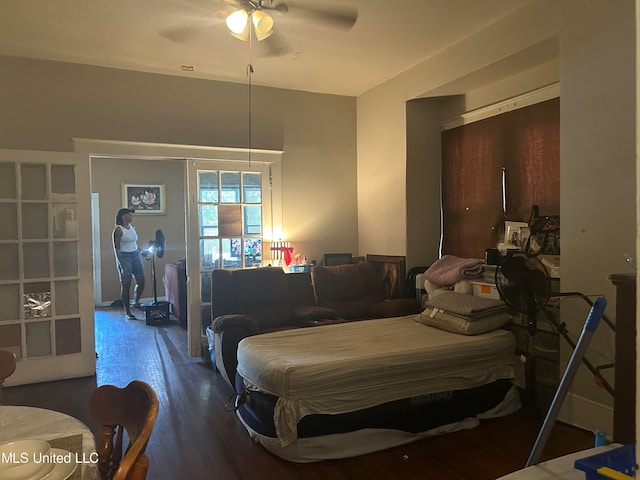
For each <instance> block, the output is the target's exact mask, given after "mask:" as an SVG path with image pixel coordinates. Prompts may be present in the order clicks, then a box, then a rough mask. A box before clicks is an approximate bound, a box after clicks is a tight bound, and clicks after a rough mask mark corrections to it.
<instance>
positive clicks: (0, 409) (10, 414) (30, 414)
mask: <svg viewBox="0 0 640 480" xmlns="http://www.w3.org/2000/svg"><path fill="white" fill-rule="evenodd" d="M23 439H36V440H45V441H47V442H49V443H50V444H51V446H52V447H54V448H61V449H63V450H67V451H70V452H72V453H74V454H76V455H77V457H76V458H78V459H80V460H81V461H84V460H86V463H82V464H81V465H79V466H78V468H77V469H76V471H75V473H74V474H73V475H72V476H71V477H69V478H70V479H72V480H76V479H78V480H79V479H82V480H90V479H94V478H96V479H97V478H99V475H98V472H97V468H96V466H95V464H91V463H90V461H92V460H95V459H96V458H95V439H94V437H93V433H92V432H91V430H90V429H89V427H87V426H86V425H85V424H84V423H82V422H81V421H80V420H78V419H76V418H73V417H71V416H69V415H66V414H64V413H60V412H56V411H54V410H47V409H44V408H35V407H21V406H12V405H0V443H5V442H10V441H15V440H23Z"/></svg>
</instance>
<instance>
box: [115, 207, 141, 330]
mask: <svg viewBox="0 0 640 480" xmlns="http://www.w3.org/2000/svg"><path fill="white" fill-rule="evenodd" d="M134 212H135V210H131V209H129V208H121V209H120V210H118V214H117V215H116V228H114V229H113V250H114V252H115V255H116V266H117V268H118V273H119V274H120V285H121V298H122V304H123V305H124V309H125V312H126V315H127V318H128V319H129V320H136V316H135V315H134V314H132V313H131V307H130V305H129V302H130V299H131V294H130V290H131V279H132V278H134V277H135V279H136V285H135V287H134V289H133V294H134V299H135V300H134V302H135V303H134V305H135V306H136V307H139V306H140V297H141V296H142V292H143V290H144V266H143V265H142V259H141V258H140V253H139V252H140V250H139V248H138V234H137V233H136V229H135V228H133V225H132V224H131V222H133V213H134Z"/></svg>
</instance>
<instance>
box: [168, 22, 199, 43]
mask: <svg viewBox="0 0 640 480" xmlns="http://www.w3.org/2000/svg"><path fill="white" fill-rule="evenodd" d="M204 28H206V25H205V24H204V23H203V24H201V25H196V24H191V25H177V26H175V27H169V28H164V29H162V30H160V32H158V33H160V36H162V37H164V38H166V39H167V40H171V41H172V42H175V43H186V42H188V41H190V40H191V39H193V38H194V37H196V36H197V35H198V34H199V32H200V30H203V29H204Z"/></svg>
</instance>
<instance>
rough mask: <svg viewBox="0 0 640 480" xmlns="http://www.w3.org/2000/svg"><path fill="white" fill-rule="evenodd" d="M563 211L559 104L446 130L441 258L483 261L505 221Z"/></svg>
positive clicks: (555, 101)
mask: <svg viewBox="0 0 640 480" xmlns="http://www.w3.org/2000/svg"><path fill="white" fill-rule="evenodd" d="M534 204H536V205H539V206H540V213H542V214H545V215H557V214H559V213H560V100H559V99H558V98H553V99H551V100H547V101H544V102H540V103H537V104H534V105H530V106H528V107H524V108H519V109H517V110H513V111H510V112H507V113H503V114H500V115H496V116H493V117H489V118H486V119H483V120H479V121H477V122H473V123H469V124H466V125H462V126H459V127H456V128H452V129H449V130H445V131H443V132H442V224H443V230H442V232H443V233H442V254H443V255H444V254H450V255H456V256H460V257H468V258H483V255H484V251H485V249H487V248H491V247H494V246H495V245H496V244H497V243H499V241H500V238H499V236H500V234H501V232H502V227H503V225H504V221H505V220H513V221H520V220H525V221H526V220H528V218H529V214H530V211H531V207H532V205H534Z"/></svg>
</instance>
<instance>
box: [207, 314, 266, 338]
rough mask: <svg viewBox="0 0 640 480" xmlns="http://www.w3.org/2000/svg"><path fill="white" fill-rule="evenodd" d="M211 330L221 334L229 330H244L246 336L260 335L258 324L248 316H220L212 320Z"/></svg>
mask: <svg viewBox="0 0 640 480" xmlns="http://www.w3.org/2000/svg"><path fill="white" fill-rule="evenodd" d="M212 328H213V331H214V332H215V333H221V332H223V331H224V330H228V329H231V328H238V329H242V330H245V331H246V332H247V335H246V336H249V335H255V334H257V333H260V327H259V326H258V322H257V321H256V320H255V318H253V317H249V316H248V315H220V316H219V317H216V318H215V319H214V320H213V324H212Z"/></svg>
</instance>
